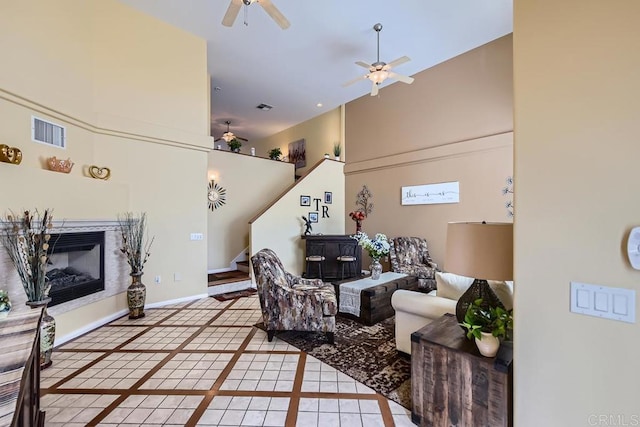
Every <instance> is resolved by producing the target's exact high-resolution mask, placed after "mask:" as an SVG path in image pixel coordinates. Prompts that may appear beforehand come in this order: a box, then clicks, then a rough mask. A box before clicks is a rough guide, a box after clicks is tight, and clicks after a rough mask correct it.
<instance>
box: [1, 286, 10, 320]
mask: <svg viewBox="0 0 640 427" xmlns="http://www.w3.org/2000/svg"><path fill="white" fill-rule="evenodd" d="M10 311H11V300H10V299H9V292H7V291H5V290H4V289H2V290H0V319H3V318H5V317H7V316H8V315H9V312H10Z"/></svg>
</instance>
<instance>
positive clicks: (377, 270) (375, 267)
mask: <svg viewBox="0 0 640 427" xmlns="http://www.w3.org/2000/svg"><path fill="white" fill-rule="evenodd" d="M369 270H371V279H372V280H378V279H379V278H380V274H381V273H382V264H380V258H372V261H371V265H370V266H369Z"/></svg>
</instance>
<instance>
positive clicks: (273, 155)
mask: <svg viewBox="0 0 640 427" xmlns="http://www.w3.org/2000/svg"><path fill="white" fill-rule="evenodd" d="M280 156H282V150H281V149H280V147H276V148H273V149H271V150H269V158H270V159H271V160H280Z"/></svg>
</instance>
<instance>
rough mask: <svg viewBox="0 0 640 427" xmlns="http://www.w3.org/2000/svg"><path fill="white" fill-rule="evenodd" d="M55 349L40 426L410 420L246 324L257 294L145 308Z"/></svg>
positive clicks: (371, 424) (353, 424) (254, 314)
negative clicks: (138, 316) (141, 313)
mask: <svg viewBox="0 0 640 427" xmlns="http://www.w3.org/2000/svg"><path fill="white" fill-rule="evenodd" d="M146 314H147V315H146V317H144V318H142V319H137V320H129V319H128V318H127V317H126V316H125V317H123V318H121V319H118V320H116V321H113V322H111V323H110V324H107V325H105V326H102V327H101V328H98V329H96V330H94V331H92V332H89V333H87V334H85V335H83V336H81V337H79V338H76V339H75V340H73V341H71V342H68V343H66V344H64V345H63V346H61V347H60V348H57V349H56V350H55V351H54V353H53V365H52V366H51V367H50V368H48V369H46V370H44V371H42V373H41V390H42V400H41V406H42V408H43V410H45V411H46V423H45V425H47V426H51V427H57V426H67V427H74V426H85V425H91V426H95V425H98V426H127V427H131V426H287V427H289V426H291V427H293V426H304V427H314V426H319V427H324V426H348V427H358V426H366V427H375V426H393V425H396V426H413V424H412V423H411V421H410V419H411V414H410V413H409V411H407V410H406V409H404V408H403V407H402V406H400V405H398V404H396V403H395V402H393V401H390V400H388V399H386V398H385V397H384V396H382V395H379V394H377V393H375V392H374V391H373V390H371V389H370V388H369V387H367V386H365V385H363V384H361V383H358V382H357V381H355V380H353V379H352V378H350V377H348V376H347V375H344V374H342V373H341V372H338V371H336V370H335V369H333V368H332V367H330V366H329V365H327V364H325V363H322V362H320V361H319V360H317V359H315V358H313V357H311V356H309V355H307V354H306V353H304V352H302V351H300V350H298V349H297V348H295V347H292V346H291V345H289V344H287V343H286V342H284V341H281V340H278V339H277V336H276V338H275V339H274V340H273V342H268V341H267V335H266V333H265V332H263V331H262V330H260V329H257V328H254V327H252V325H253V324H255V323H256V322H258V321H259V320H260V318H261V313H260V306H259V302H258V298H257V296H252V297H246V298H239V299H235V300H230V301H224V302H220V301H217V300H215V299H214V298H206V299H200V300H196V301H191V302H186V303H182V304H172V305H170V306H166V307H164V308H159V309H147V310H146Z"/></svg>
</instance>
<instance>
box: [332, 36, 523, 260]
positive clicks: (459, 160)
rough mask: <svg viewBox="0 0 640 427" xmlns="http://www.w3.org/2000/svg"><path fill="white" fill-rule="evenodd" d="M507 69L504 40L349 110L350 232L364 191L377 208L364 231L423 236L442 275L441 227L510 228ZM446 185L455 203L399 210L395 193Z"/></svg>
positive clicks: (510, 137) (509, 90)
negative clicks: (456, 187) (455, 191)
mask: <svg viewBox="0 0 640 427" xmlns="http://www.w3.org/2000/svg"><path fill="white" fill-rule="evenodd" d="M511 66H512V40H511V36H510V35H509V36H505V37H502V38H500V39H497V40H495V41H493V42H491V43H489V44H487V45H484V46H481V47H479V48H477V49H474V50H472V51H470V52H467V53H465V54H463V55H460V56H458V57H456V58H453V59H451V60H449V61H447V62H445V63H442V64H440V65H437V66H435V67H433V68H430V69H428V70H425V71H423V72H421V73H418V74H416V75H415V76H414V77H415V81H414V83H413V84H412V85H406V84H403V83H395V84H393V85H391V86H389V87H386V88H384V89H382V90H381V91H380V96H379V97H371V96H363V97H362V98H359V99H357V100H355V101H353V102H350V103H348V104H347V105H346V114H345V124H346V132H345V134H346V144H347V146H348V148H349V149H348V154H347V156H346V160H347V164H346V166H345V173H346V175H347V176H346V212H345V217H346V221H347V222H348V225H347V228H348V230H347V231H349V229H350V228H351V226H352V225H353V224H352V223H353V221H351V219H349V217H348V216H346V214H347V213H348V212H350V211H353V210H355V209H356V208H357V206H356V205H355V200H356V194H357V193H358V191H360V190H361V189H362V186H363V185H365V184H366V185H367V186H368V187H369V189H370V190H371V192H372V193H373V196H374V197H373V199H372V202H373V203H374V205H375V206H374V210H373V213H372V214H371V215H370V216H369V217H368V218H367V219H366V220H365V221H364V222H363V229H364V231H366V232H367V233H370V234H372V233H378V232H382V233H385V234H387V235H388V236H389V237H395V236H400V235H413V236H421V237H425V238H427V239H428V242H429V246H430V251H431V255H432V257H433V258H434V260H435V261H436V262H438V263H439V264H440V266H442V261H443V257H444V248H445V239H446V224H447V222H449V221H482V220H486V221H507V222H508V221H510V220H511V219H510V218H509V217H508V216H507V210H506V209H505V203H506V201H507V198H506V197H505V196H503V195H502V192H501V190H502V188H503V187H504V186H505V185H506V183H505V180H506V178H507V177H508V176H511V175H512V171H513V160H512V159H513V148H512V145H513V141H512V140H513V135H512V132H511V131H512V129H513V127H512V126H513V125H512V105H513V104H512V72H511V69H512V68H511ZM447 181H458V182H459V183H460V203H458V204H442V205H419V206H401V204H400V192H401V187H403V186H409V185H421V184H431V183H438V182H447ZM349 223H351V224H349ZM365 264H366V263H365ZM387 268H388V267H387Z"/></svg>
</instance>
